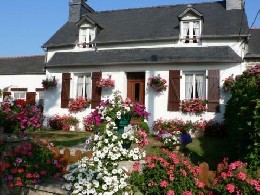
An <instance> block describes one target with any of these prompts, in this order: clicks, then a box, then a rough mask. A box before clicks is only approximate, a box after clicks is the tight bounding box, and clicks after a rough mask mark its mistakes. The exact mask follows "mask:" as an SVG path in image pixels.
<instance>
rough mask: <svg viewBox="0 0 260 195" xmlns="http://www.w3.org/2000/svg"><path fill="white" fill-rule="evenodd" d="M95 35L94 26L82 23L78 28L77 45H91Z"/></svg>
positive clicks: (84, 46)
mask: <svg viewBox="0 0 260 195" xmlns="http://www.w3.org/2000/svg"><path fill="white" fill-rule="evenodd" d="M95 37H96V27H95V26H93V25H91V24H88V23H84V24H82V25H81V26H80V29H79V46H81V47H83V48H86V47H92V44H91V43H92V41H93V40H94V39H95Z"/></svg>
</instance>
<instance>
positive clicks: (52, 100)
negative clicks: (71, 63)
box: [44, 64, 244, 128]
mask: <svg viewBox="0 0 260 195" xmlns="http://www.w3.org/2000/svg"><path fill="white" fill-rule="evenodd" d="M99 69H101V70H102V77H104V78H107V77H108V75H112V79H113V80H115V88H114V89H113V90H111V89H105V90H102V99H106V98H108V97H111V95H112V92H113V91H115V90H119V91H121V92H122V95H123V98H126V95H127V78H126V72H138V71H139V72H141V71H142V72H145V73H146V76H145V79H146V83H145V85H146V88H145V106H146V108H147V110H148V112H150V113H151V116H150V118H149V125H150V126H151V125H152V123H153V121H154V120H157V119H159V118H163V119H175V118H178V119H183V120H192V121H197V120H200V119H202V118H203V119H204V120H210V119H215V120H217V121H222V120H223V114H224V106H225V104H226V102H227V99H228V98H229V94H228V93H224V92H223V90H222V89H221V94H220V111H221V112H220V113H217V114H216V113H213V112H206V113H205V114H202V115H201V116H195V115H189V114H182V113H181V112H169V111H167V105H168V93H169V88H167V90H166V91H165V92H164V93H162V94H158V93H156V92H154V91H152V90H151V89H148V88H147V81H148V78H149V77H150V76H153V75H157V74H160V76H161V77H162V78H164V79H166V80H167V84H169V72H168V71H169V70H182V71H199V70H216V69H219V70H220V86H222V84H223V82H224V79H225V78H227V77H228V76H230V75H232V74H234V76H235V75H238V74H242V72H243V71H244V64H180V65H174V64H173V65H166V64H161V65H128V66H127V65H124V66H99ZM63 71H64V70H62V69H60V70H57V69H56V70H55V72H63ZM69 71H70V72H86V73H87V72H94V71H97V70H96V69H93V68H84V70H83V69H82V68H81V69H70V70H69ZM47 75H52V76H55V78H56V80H57V81H58V86H57V88H56V89H52V90H48V91H46V92H45V93H46V94H45V95H46V96H45V97H46V99H45V106H44V108H45V110H44V112H45V115H46V116H47V117H50V116H52V115H54V114H58V113H59V114H69V112H68V109H61V108H60V102H61V99H60V94H61V75H62V74H61V73H54V71H53V72H52V73H50V72H47ZM183 89H184V88H182V89H181V93H182V90H183ZM90 112H91V109H87V110H85V111H84V112H80V113H77V114H73V115H74V116H76V117H77V118H78V119H79V120H82V118H83V117H85V116H87V115H88V114H89V113H90ZM80 127H81V128H82V127H83V126H82V125H80Z"/></svg>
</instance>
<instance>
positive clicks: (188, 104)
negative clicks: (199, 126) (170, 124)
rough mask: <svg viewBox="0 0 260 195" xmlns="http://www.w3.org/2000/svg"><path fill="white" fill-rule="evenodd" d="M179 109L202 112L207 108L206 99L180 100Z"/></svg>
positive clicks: (192, 112)
mask: <svg viewBox="0 0 260 195" xmlns="http://www.w3.org/2000/svg"><path fill="white" fill-rule="evenodd" d="M180 110H181V111H182V112H183V113H190V114H202V113H204V112H206V111H207V110H208V108H207V101H206V100H201V99H190V100H182V101H181V104H180Z"/></svg>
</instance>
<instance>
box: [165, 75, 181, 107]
mask: <svg viewBox="0 0 260 195" xmlns="http://www.w3.org/2000/svg"><path fill="white" fill-rule="evenodd" d="M180 78H181V77H180V71H179V70H170V71H169V96H168V111H179V107H180Z"/></svg>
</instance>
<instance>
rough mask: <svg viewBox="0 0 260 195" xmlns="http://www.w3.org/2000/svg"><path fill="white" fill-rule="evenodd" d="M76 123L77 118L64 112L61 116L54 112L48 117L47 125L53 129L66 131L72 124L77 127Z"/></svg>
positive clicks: (77, 122)
mask: <svg viewBox="0 0 260 195" xmlns="http://www.w3.org/2000/svg"><path fill="white" fill-rule="evenodd" d="M78 124H79V120H78V119H77V118H76V117H73V116H71V115H66V114H64V115H62V116H60V115H58V114H55V115H54V116H52V117H50V118H49V119H48V125H49V126H50V127H51V128H52V129H54V130H63V131H68V130H70V128H71V127H72V126H74V127H77V126H78Z"/></svg>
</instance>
